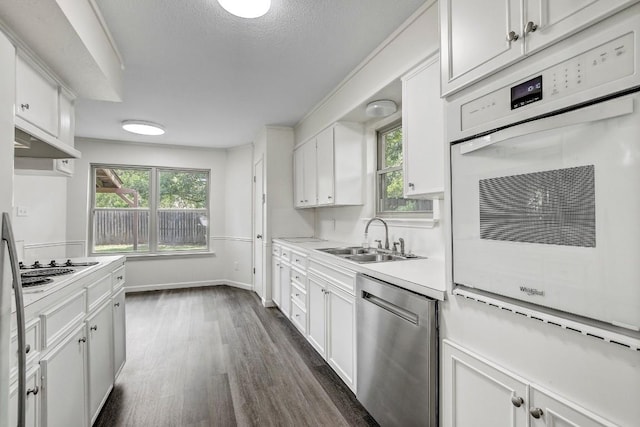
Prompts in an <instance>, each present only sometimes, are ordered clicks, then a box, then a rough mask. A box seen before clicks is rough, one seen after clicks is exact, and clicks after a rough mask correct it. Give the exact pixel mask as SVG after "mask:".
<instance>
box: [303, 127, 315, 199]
mask: <svg viewBox="0 0 640 427" xmlns="http://www.w3.org/2000/svg"><path fill="white" fill-rule="evenodd" d="M302 147H303V150H304V171H303V175H304V205H305V206H315V205H317V204H318V188H317V168H316V167H317V166H316V165H317V163H316V140H315V139H314V140H311V141H309V142H307V143H306V144H304V145H303V146H302Z"/></svg>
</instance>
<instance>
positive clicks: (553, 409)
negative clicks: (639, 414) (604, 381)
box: [529, 385, 615, 427]
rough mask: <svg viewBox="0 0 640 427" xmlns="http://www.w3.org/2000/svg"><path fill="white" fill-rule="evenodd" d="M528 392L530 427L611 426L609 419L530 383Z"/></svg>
mask: <svg viewBox="0 0 640 427" xmlns="http://www.w3.org/2000/svg"><path fill="white" fill-rule="evenodd" d="M529 390H530V394H529V396H530V397H529V399H530V402H529V417H530V419H531V424H530V426H531V427H548V426H553V427H578V426H579V427H613V426H614V425H615V424H613V423H612V422H610V421H607V420H605V419H604V418H602V417H600V416H598V415H596V414H594V413H592V412H590V411H588V410H587V409H584V408H581V407H580V406H578V405H576V404H575V403H573V402H570V401H567V400H565V399H562V398H560V397H555V398H554V397H553V396H552V394H551V393H549V392H544V391H542V390H540V389H538V388H537V387H536V386H534V385H532V386H531V387H530V389H529Z"/></svg>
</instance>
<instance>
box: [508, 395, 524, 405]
mask: <svg viewBox="0 0 640 427" xmlns="http://www.w3.org/2000/svg"><path fill="white" fill-rule="evenodd" d="M511 403H513V406H515V407H516V408H519V407H520V406H522V404H523V403H524V399H523V398H521V397H520V396H511Z"/></svg>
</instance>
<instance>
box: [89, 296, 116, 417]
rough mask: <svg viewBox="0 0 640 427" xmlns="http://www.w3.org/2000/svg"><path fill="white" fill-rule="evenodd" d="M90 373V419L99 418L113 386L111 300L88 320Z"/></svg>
mask: <svg viewBox="0 0 640 427" xmlns="http://www.w3.org/2000/svg"><path fill="white" fill-rule="evenodd" d="M86 323H87V329H88V335H87V344H88V345H87V347H88V350H89V351H88V361H89V363H88V373H89V417H90V419H91V424H93V422H94V421H95V420H96V418H97V417H98V410H99V409H100V408H101V407H102V404H103V403H104V401H105V399H106V397H107V394H108V393H109V392H110V391H111V387H112V386H113V311H112V309H111V300H109V301H108V302H107V303H105V304H104V305H103V306H102V307H101V308H99V309H98V310H97V311H96V312H95V314H93V315H92V316H91V317H90V318H88V319H87V321H86Z"/></svg>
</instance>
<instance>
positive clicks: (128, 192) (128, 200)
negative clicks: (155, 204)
mask: <svg viewBox="0 0 640 427" xmlns="http://www.w3.org/2000/svg"><path fill="white" fill-rule="evenodd" d="M94 171H95V183H96V197H95V203H96V204H95V207H97V208H137V207H142V208H148V207H149V187H150V185H149V182H150V176H151V174H150V171H149V170H148V169H124V168H108V167H96V168H95V169H94Z"/></svg>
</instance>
